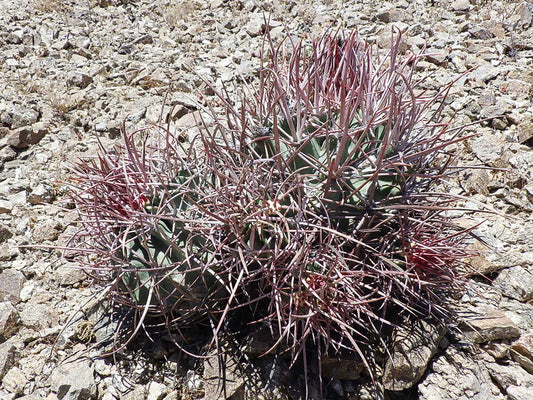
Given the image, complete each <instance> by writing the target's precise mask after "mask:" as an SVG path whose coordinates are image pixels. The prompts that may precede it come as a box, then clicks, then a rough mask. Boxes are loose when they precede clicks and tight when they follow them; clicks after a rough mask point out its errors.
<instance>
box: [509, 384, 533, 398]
mask: <svg viewBox="0 0 533 400" xmlns="http://www.w3.org/2000/svg"><path fill="white" fill-rule="evenodd" d="M505 392H506V393H507V400H531V399H533V387H522V386H509V387H508V388H506V389H505Z"/></svg>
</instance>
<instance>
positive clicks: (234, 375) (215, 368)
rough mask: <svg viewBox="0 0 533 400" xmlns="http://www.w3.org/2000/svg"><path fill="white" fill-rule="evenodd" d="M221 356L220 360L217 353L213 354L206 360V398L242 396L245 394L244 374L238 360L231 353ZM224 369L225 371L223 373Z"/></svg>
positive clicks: (204, 376) (219, 398)
mask: <svg viewBox="0 0 533 400" xmlns="http://www.w3.org/2000/svg"><path fill="white" fill-rule="evenodd" d="M221 358H222V359H221V360H220V359H219V356H218V355H217V354H213V355H212V356H211V357H209V358H206V359H205V361H204V375H203V378H204V391H205V397H204V399H205V400H222V399H230V398H237V399H238V398H242V397H243V396H244V374H243V373H242V372H241V371H240V370H239V363H238V361H236V360H235V359H233V358H232V357H231V356H229V355H223V356H222V357H221ZM221 361H222V363H223V364H222V365H221V364H220V362H221ZM222 369H224V373H223V374H222V375H221V372H220V371H222Z"/></svg>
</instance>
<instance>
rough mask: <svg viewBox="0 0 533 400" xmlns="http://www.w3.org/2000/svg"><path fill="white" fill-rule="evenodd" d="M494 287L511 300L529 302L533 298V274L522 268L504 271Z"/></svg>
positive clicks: (517, 267) (495, 281)
mask: <svg viewBox="0 0 533 400" xmlns="http://www.w3.org/2000/svg"><path fill="white" fill-rule="evenodd" d="M494 286H495V287H497V288H499V289H500V290H501V291H502V293H503V294H504V295H505V296H507V297H510V298H513V299H516V300H519V301H528V300H530V299H532V298H533V274H532V273H531V271H529V269H526V268H524V267H521V266H516V267H511V268H508V269H504V270H503V271H501V272H500V274H499V275H498V277H497V278H496V279H495V280H494Z"/></svg>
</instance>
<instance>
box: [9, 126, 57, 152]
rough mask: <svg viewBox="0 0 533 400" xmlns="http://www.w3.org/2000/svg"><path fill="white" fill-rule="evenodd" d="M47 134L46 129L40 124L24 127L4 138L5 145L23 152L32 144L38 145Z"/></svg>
mask: <svg viewBox="0 0 533 400" xmlns="http://www.w3.org/2000/svg"><path fill="white" fill-rule="evenodd" d="M47 133H48V128H47V127H46V126H45V125H44V124H42V123H37V124H34V125H32V126H24V127H22V128H18V129H15V130H13V131H11V132H10V133H9V134H8V135H7V137H6V143H7V144H8V145H10V146H11V147H13V148H14V149H17V150H24V149H27V148H28V147H30V146H31V145H33V144H36V143H39V141H41V139H42V138H43V137H45V136H46V134H47Z"/></svg>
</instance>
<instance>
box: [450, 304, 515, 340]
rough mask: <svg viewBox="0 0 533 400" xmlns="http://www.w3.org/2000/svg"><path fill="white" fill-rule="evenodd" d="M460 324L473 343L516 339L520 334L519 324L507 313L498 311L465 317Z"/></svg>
mask: <svg viewBox="0 0 533 400" xmlns="http://www.w3.org/2000/svg"><path fill="white" fill-rule="evenodd" d="M460 326H461V329H462V331H463V333H464V335H465V336H466V338H467V339H468V340H470V341H471V342H473V343H486V342H490V341H492V340H506V339H515V338H517V337H519V336H520V329H519V328H518V326H517V325H516V324H515V323H514V322H513V321H512V320H511V319H510V318H508V317H507V316H506V315H505V314H503V313H502V312H497V311H494V312H492V313H490V314H486V315H484V316H481V317H474V318H469V319H465V320H464V321H461V324H460Z"/></svg>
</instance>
